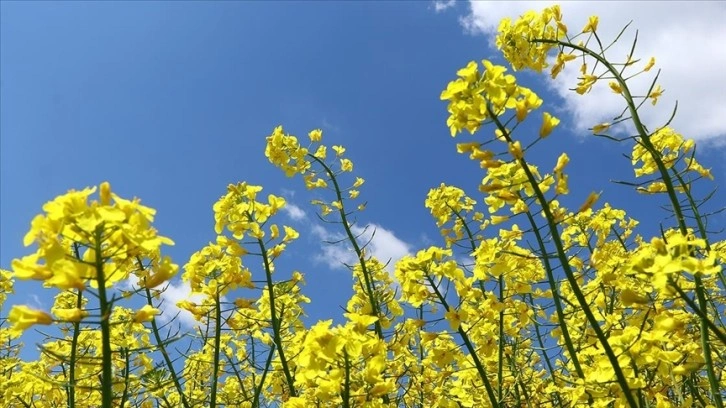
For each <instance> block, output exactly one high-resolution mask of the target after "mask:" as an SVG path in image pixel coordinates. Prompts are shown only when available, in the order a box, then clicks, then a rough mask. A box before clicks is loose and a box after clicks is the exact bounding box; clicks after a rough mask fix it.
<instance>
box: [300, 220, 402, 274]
mask: <svg viewBox="0 0 726 408" xmlns="http://www.w3.org/2000/svg"><path fill="white" fill-rule="evenodd" d="M351 231H352V232H353V234H355V235H356V236H358V242H359V244H360V245H361V246H363V245H366V244H367V245H366V246H365V249H366V251H367V254H368V255H372V256H374V257H376V258H377V259H378V260H379V261H381V262H382V263H388V265H387V266H386V269H387V270H388V271H389V272H393V267H394V265H395V263H396V262H397V261H398V260H399V259H401V258H402V257H403V256H405V255H408V254H410V253H411V245H409V244H407V243H406V242H404V241H402V240H401V239H400V238H398V237H396V235H395V234H394V233H393V231H391V230H387V229H385V228H383V227H382V226H380V225H377V224H370V225H369V226H368V228H363V227H359V226H353V227H352V228H351ZM311 232H312V233H313V235H315V236H316V237H318V238H319V239H321V240H322V241H327V242H323V243H322V247H321V249H322V251H323V253H322V254H321V255H319V256H318V257H316V260H318V261H320V262H323V263H325V264H327V265H328V266H329V267H330V268H331V269H341V268H344V267H345V265H344V264H348V265H353V264H355V263H356V262H357V258H356V255H355V252H353V250H352V249H348V247H347V246H346V242H347V241H344V242H341V243H339V244H334V242H338V241H341V240H344V239H345V236H344V235H342V234H340V233H333V232H330V231H328V230H327V229H325V228H324V227H322V226H320V225H313V226H312V227H311Z"/></svg>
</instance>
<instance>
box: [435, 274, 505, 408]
mask: <svg viewBox="0 0 726 408" xmlns="http://www.w3.org/2000/svg"><path fill="white" fill-rule="evenodd" d="M426 279H427V280H428V281H429V285H430V286H431V288H432V289H433V290H434V292H435V293H436V297H438V298H439V302H441V305H442V306H444V310H446V311H447V312H450V311H453V310H454V309H453V308H452V307H451V306H449V304H448V302H446V298H445V297H444V295H443V294H442V293H441V291H439V288H438V286H436V283H435V282H434V280H433V279H432V278H431V276H429V275H428V274H426ZM456 331H457V332H458V333H459V336H460V337H461V339H462V340H463V341H464V345H465V346H466V350H467V351H468V352H469V356H470V357H471V358H472V360H473V361H474V366H475V367H476V370H477V372H478V373H479V377H480V378H481V380H482V382H483V383H484V388H486V391H487V396H488V397H489V402H491V404H492V407H494V408H498V407H500V406H501V405H500V403H499V401H498V400H497V396H496V395H495V394H494V388H493V387H492V384H491V383H490V382H489V378H488V377H487V375H486V370H485V369H484V365H482V363H481V361H480V360H479V356H478V355H477V354H476V349H475V348H474V345H473V344H472V342H471V340H470V339H469V335H468V334H467V333H466V331H464V329H463V328H462V327H461V324H459V327H458V328H457V330H456Z"/></svg>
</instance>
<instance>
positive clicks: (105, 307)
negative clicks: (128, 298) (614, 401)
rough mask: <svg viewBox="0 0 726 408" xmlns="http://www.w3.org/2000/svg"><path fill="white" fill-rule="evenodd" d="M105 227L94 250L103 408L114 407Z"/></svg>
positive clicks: (100, 230) (97, 233)
mask: <svg viewBox="0 0 726 408" xmlns="http://www.w3.org/2000/svg"><path fill="white" fill-rule="evenodd" d="M102 228H103V227H102V226H99V227H98V228H96V231H95V234H94V235H95V236H94V238H95V242H94V248H93V250H94V251H95V252H96V262H95V265H94V266H95V268H96V279H97V281H98V300H99V303H100V305H99V306H100V307H99V309H100V312H101V364H102V365H101V407H102V408H112V407H113V371H112V369H113V366H112V364H113V361H112V359H111V357H112V355H111V324H110V319H111V309H112V307H113V305H112V304H111V303H110V302H109V300H108V297H107V294H106V276H105V274H104V270H103V265H104V260H103V255H102V254H103V248H102V247H101V244H102V235H103V229H102Z"/></svg>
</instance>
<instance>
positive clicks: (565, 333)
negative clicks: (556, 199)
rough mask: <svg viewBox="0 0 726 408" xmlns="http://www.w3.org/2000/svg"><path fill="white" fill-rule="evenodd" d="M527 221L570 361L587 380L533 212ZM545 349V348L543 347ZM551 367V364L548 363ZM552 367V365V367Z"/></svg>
mask: <svg viewBox="0 0 726 408" xmlns="http://www.w3.org/2000/svg"><path fill="white" fill-rule="evenodd" d="M526 214H527V219H529V224H530V225H531V226H532V230H533V231H534V236H535V238H536V239H537V244H538V245H539V251H540V252H541V253H542V261H543V262H544V267H545V271H546V272H547V282H548V283H549V286H550V291H551V292H552V300H554V303H555V312H556V313H557V323H558V324H559V326H560V331H561V332H562V337H564V339H565V347H567V352H568V353H570V360H571V361H572V365H573V366H574V367H575V372H576V373H577V376H578V377H580V378H582V379H583V380H584V379H585V373H584V372H583V371H582V366H580V360H579V359H578V358H577V351H575V345H574V342H573V341H572V338H571V337H570V329H569V328H568V327H567V320H566V319H565V312H564V309H563V307H562V299H560V292H559V291H558V290H557V282H556V281H555V274H554V271H553V270H552V265H551V264H550V259H549V257H548V256H547V249H546V248H545V244H544V240H543V239H542V234H540V232H539V228H538V226H537V223H536V222H535V220H534V217H533V216H532V212H531V211H527V213H526ZM537 332H538V333H539V329H537ZM543 347H544V346H543ZM548 365H549V363H548ZM550 367H551V365H550ZM551 372H552V375H554V371H551Z"/></svg>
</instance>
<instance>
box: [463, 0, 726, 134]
mask: <svg viewBox="0 0 726 408" xmlns="http://www.w3.org/2000/svg"><path fill="white" fill-rule="evenodd" d="M551 4H555V2H550V1H545V2H539V1H509V2H499V1H471V2H470V3H469V6H470V9H469V13H468V15H467V16H465V17H464V18H462V19H461V21H462V24H463V26H464V27H465V28H466V29H467V30H468V31H469V32H472V33H481V34H484V35H486V36H488V37H489V39H490V40H492V41H493V39H494V36H495V35H496V31H497V27H498V25H499V22H500V20H501V19H502V18H503V17H512V18H517V16H519V15H521V14H522V13H524V12H525V11H526V10H541V9H542V8H544V7H547V6H549V5H551ZM561 8H562V13H563V15H564V20H565V22H566V23H568V24H569V27H570V31H572V32H576V31H578V30H580V29H581V27H583V26H584V25H585V23H586V22H587V19H588V17H589V16H591V15H598V16H599V17H600V24H599V26H598V35H599V36H600V38H601V39H603V40H604V41H605V42H609V41H611V40H612V39H614V38H615V37H616V36H617V34H618V33H619V32H620V30H622V28H623V26H624V25H625V24H627V23H628V22H629V21H630V20H631V19H632V21H633V23H632V24H631V26H630V28H629V29H628V31H627V32H626V34H625V35H624V36H623V37H622V38H621V39H620V41H618V43H617V44H616V45H615V46H613V47H612V48H610V49H609V50H608V51H607V53H606V56H607V57H609V58H612V59H617V60H623V59H625V57H626V55H628V53H629V52H630V47H631V46H632V41H633V38H634V34H635V31H636V30H638V42H637V46H636V50H635V52H636V55H635V58H636V59H641V62H640V63H639V64H638V65H637V66H638V67H642V66H643V65H645V63H646V62H647V61H648V60H649V59H650V57H655V58H656V66H655V68H654V69H653V70H652V71H651V72H649V73H648V75H641V76H638V77H636V78H634V79H633V80H632V82H631V84H632V85H633V89H634V90H635V91H636V93H638V94H641V95H642V94H645V93H646V92H647V90H648V88H649V86H650V83H651V81H652V80H653V77H654V75H655V71H657V69H658V68H662V69H663V71H662V72H661V74H660V77H659V78H658V83H659V84H661V86H662V87H663V88H664V89H665V94H664V95H663V97H661V98H660V100H659V101H658V105H656V107H653V106H651V104H650V103H649V102H647V103H645V104H644V105H643V108H642V110H641V116H642V117H643V119H644V120H645V123H646V124H648V126H649V128H650V129H655V128H657V127H658V126H661V125H663V124H664V123H665V122H666V121H667V120H668V118H669V117H670V115H671V113H672V109H673V107H674V106H675V102H676V101H678V114H677V115H676V118H675V120H674V121H673V122H672V124H671V126H673V127H675V128H676V129H677V130H679V131H680V132H682V133H683V135H684V136H685V137H688V138H694V139H701V140H704V139H711V140H716V139H715V138H718V140H719V141H723V140H724V139H726V121H724V120H723V113H724V112H726V99H725V98H724V97H723V93H724V92H726V76H724V74H723V67H725V66H726V47H723V44H726V24H723V19H724V17H726V3H722V2H709V1H704V2H696V1H690V2H658V3H653V2H631V1H620V2H615V1H603V2H562V3H561ZM475 57H476V56H472V59H476V58H475ZM578 68H579V64H576V63H574V62H573V63H571V64H569V66H568V67H567V69H566V70H565V71H564V72H562V73H561V74H560V75H559V76H558V77H557V79H556V80H549V79H548V81H549V85H550V87H551V89H553V90H554V91H555V92H556V93H557V94H558V95H560V96H561V97H562V98H563V99H564V105H565V106H564V107H565V109H567V110H568V111H569V112H571V113H572V115H573V116H574V118H575V123H576V125H575V129H574V130H575V131H577V132H580V133H582V134H583V136H584V135H588V134H589V133H590V132H589V131H587V128H589V127H592V126H593V125H595V124H597V123H601V122H611V121H612V118H613V117H614V116H617V115H619V114H620V112H621V111H622V110H623V106H624V105H623V100H622V98H621V97H620V96H619V95H616V94H614V93H613V92H612V91H611V90H610V88H609V87H608V86H607V83H606V81H603V84H601V85H603V86H600V87H595V88H594V89H593V90H592V92H591V94H590V95H588V96H587V97H584V98H583V97H580V96H579V95H577V94H576V93H574V92H572V91H570V90H569V89H570V88H573V87H574V86H575V84H576V83H577V82H578V80H577V76H578V74H579V73H578ZM547 78H549V76H548V77H547ZM694 118H698V120H694Z"/></svg>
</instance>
